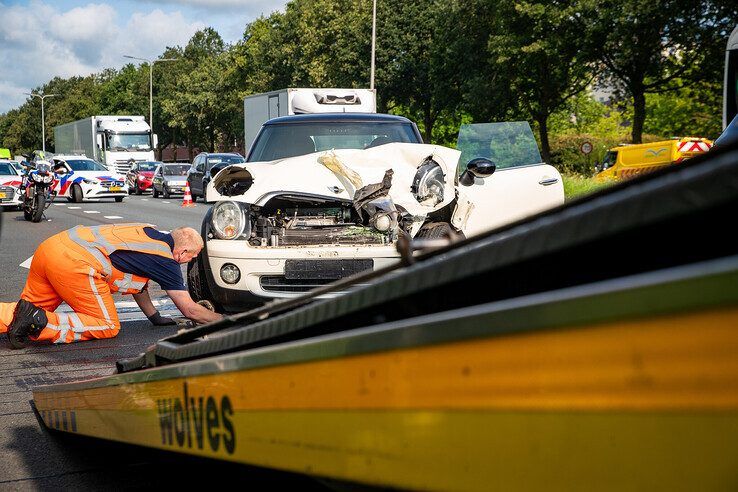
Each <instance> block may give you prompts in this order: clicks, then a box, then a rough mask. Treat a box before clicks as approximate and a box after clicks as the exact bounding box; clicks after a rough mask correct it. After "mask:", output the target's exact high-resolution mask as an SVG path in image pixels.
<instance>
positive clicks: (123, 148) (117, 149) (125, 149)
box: [111, 147, 128, 152]
mask: <svg viewBox="0 0 738 492" xmlns="http://www.w3.org/2000/svg"><path fill="white" fill-rule="evenodd" d="M111 150H113V151H116V152H117V151H119V150H122V151H123V152H128V149H127V148H125V147H113V148H112V149H111Z"/></svg>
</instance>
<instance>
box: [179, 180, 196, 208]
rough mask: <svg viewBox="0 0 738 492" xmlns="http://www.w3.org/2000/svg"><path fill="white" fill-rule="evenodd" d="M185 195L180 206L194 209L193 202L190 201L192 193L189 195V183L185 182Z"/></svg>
mask: <svg viewBox="0 0 738 492" xmlns="http://www.w3.org/2000/svg"><path fill="white" fill-rule="evenodd" d="M185 183H186V184H185V194H184V200H182V206H183V207H196V205H195V202H193V201H192V193H190V183H189V181H186V182H185Z"/></svg>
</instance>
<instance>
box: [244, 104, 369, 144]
mask: <svg viewBox="0 0 738 492" xmlns="http://www.w3.org/2000/svg"><path fill="white" fill-rule="evenodd" d="M376 112H377V93H376V91H375V90H374V89H281V90H277V91H272V92H264V93H262V94H254V95H251V96H246V97H245V98H244V100H243V115H244V125H243V134H244V148H245V149H246V151H247V153H248V149H249V148H250V147H251V144H252V143H254V139H255V138H256V135H257V134H258V133H259V130H260V129H261V125H262V124H264V122H266V121H268V120H270V119H272V118H276V117H278V116H288V115H293V114H306V113H376Z"/></svg>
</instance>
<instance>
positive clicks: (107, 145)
mask: <svg viewBox="0 0 738 492" xmlns="http://www.w3.org/2000/svg"><path fill="white" fill-rule="evenodd" d="M54 143H55V145H54V152H55V153H57V154H84V155H85V156H87V157H89V158H90V159H94V160H96V161H98V162H100V163H101V164H103V165H104V166H105V167H107V168H108V169H109V170H110V171H115V172H118V173H121V174H126V173H127V172H128V170H129V169H130V168H131V163H130V161H131V159H133V160H134V161H137V162H143V161H153V160H154V150H153V149H154V147H156V145H157V138H156V135H153V134H152V133H151V128H150V127H149V125H148V123H146V120H145V119H144V117H143V116H91V117H89V118H84V119H82V120H78V121H73V122H71V123H65V124H63V125H59V126H55V127H54Z"/></svg>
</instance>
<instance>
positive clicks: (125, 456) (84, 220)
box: [0, 195, 323, 490]
mask: <svg viewBox="0 0 738 492" xmlns="http://www.w3.org/2000/svg"><path fill="white" fill-rule="evenodd" d="M180 204H181V198H179V199H171V200H163V199H156V200H155V199H153V198H152V197H151V196H150V195H148V196H146V195H144V196H130V197H128V198H126V199H125V200H124V201H123V202H122V203H115V202H113V201H112V200H111V201H101V202H85V203H80V204H76V203H69V202H67V201H66V200H64V201H62V202H59V203H56V204H53V205H52V206H51V207H50V208H49V209H48V210H47V212H46V220H44V221H43V222H40V223H37V224H33V223H30V222H26V221H25V220H23V214H22V213H21V212H15V211H5V212H3V213H2V215H0V219H2V225H1V228H0V266H1V267H2V276H0V302H6V301H14V300H17V299H18V297H19V296H20V293H21V291H22V290H23V285H24V284H25V280H26V276H27V273H28V268H27V267H28V265H30V262H29V261H28V260H29V258H30V257H31V255H32V254H33V252H34V250H35V249H36V247H37V246H38V245H39V244H40V243H41V242H42V241H43V240H44V239H46V238H47V237H49V236H51V235H53V234H56V233H57V232H60V231H63V230H65V229H68V228H70V227H73V226H76V225H80V224H82V225H90V226H91V225H99V224H110V223H124V222H146V223H151V224H154V225H156V226H158V228H159V229H160V230H171V229H173V228H175V227H178V226H191V227H194V228H196V229H198V230H199V227H200V224H201V221H202V218H203V217H204V215H205V213H206V212H207V210H208V206H207V205H205V204H203V203H198V204H197V206H196V207H192V208H182V207H181V206H180ZM154 287H155V286H152V298H155V299H156V300H157V302H159V303H160V307H159V309H160V311H162V313H163V314H177V313H178V312H177V311H176V308H175V307H174V306H173V305H172V304H171V301H168V300H167V299H166V298H164V295H163V293H162V292H161V291H160V290H158V289H155V288H154ZM132 304H134V303H132V302H131V300H130V298H124V297H123V296H116V306H117V307H118V312H119V314H120V315H121V321H122V322H121V332H120V334H119V335H118V336H117V337H116V338H114V339H109V340H96V341H87V342H81V343H75V344H69V345H36V346H29V347H27V348H26V349H23V350H12V349H10V348H9V347H8V345H7V339H6V338H5V336H4V335H0V457H1V458H0V490H60V489H62V490H103V489H104V490H129V489H131V490H132V489H144V490H148V489H154V488H156V489H165V488H173V487H182V488H183V489H184V488H192V487H199V486H202V487H206V486H207V487H212V486H213V485H214V484H217V483H220V482H222V483H229V485H230V484H231V483H235V484H236V485H237V486H238V485H241V486H246V487H251V488H255V487H256V488H258V489H266V488H269V489H272V488H274V489H277V488H280V489H281V488H284V487H288V488H289V489H300V490H314V489H321V488H323V486H322V485H321V484H319V483H317V482H315V481H314V480H312V479H309V478H306V477H303V476H299V475H291V474H286V473H278V472H274V471H269V470H263V469H258V468H252V467H245V466H240V465H232V464H223V463H218V462H213V461H209V460H202V459H193V458H189V457H183V456H180V455H174V454H167V453H163V452H158V451H152V450H147V449H142V448H137V447H133V446H127V445H121V444H117V443H106V442H101V441H96V440H91V439H85V438H79V437H77V436H66V435H62V434H60V433H55V432H51V431H48V430H47V429H45V428H43V426H41V425H40V424H39V421H38V420H37V418H36V415H35V413H34V412H33V409H32V407H31V405H30V403H29V401H30V400H31V398H32V395H31V390H32V388H33V387H34V386H36V385H45V384H53V383H60V382H65V381H73V380H80V379H89V378H94V377H98V376H102V375H107V374H111V373H112V372H113V371H114V368H115V361H116V360H118V359H121V358H128V357H133V356H135V355H137V354H140V353H142V352H143V351H144V350H145V348H146V347H147V346H148V345H151V344H152V343H154V342H155V341H156V340H158V339H160V338H162V337H165V336H168V335H171V334H173V333H174V332H175V331H176V327H174V328H172V327H163V328H154V327H152V326H151V325H150V323H149V322H148V321H147V320H145V318H144V317H143V315H142V313H141V312H140V311H139V310H138V308H137V307H135V305H132ZM63 308H64V306H63V305H62V306H61V307H60V309H63Z"/></svg>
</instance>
